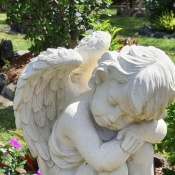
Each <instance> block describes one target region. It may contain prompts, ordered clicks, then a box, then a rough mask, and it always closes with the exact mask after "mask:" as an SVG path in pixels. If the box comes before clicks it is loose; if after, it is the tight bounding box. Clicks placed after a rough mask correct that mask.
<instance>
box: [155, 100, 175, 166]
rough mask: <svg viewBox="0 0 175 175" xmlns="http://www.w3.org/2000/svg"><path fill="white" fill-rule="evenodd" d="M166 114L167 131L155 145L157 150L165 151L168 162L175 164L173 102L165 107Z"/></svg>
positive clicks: (174, 115)
mask: <svg viewBox="0 0 175 175" xmlns="http://www.w3.org/2000/svg"><path fill="white" fill-rule="evenodd" d="M167 114H168V116H167V117H166V118H165V122H166V123H167V127H168V131H167V135H166V137H165V139H164V140H163V141H162V142H160V143H158V144H157V145H156V147H157V150H158V151H159V152H162V153H164V152H166V153H167V156H168V162H169V163H171V165H172V166H175V145H174V143H175V127H174V126H175V102H173V103H171V104H170V105H169V107H168V108H167Z"/></svg>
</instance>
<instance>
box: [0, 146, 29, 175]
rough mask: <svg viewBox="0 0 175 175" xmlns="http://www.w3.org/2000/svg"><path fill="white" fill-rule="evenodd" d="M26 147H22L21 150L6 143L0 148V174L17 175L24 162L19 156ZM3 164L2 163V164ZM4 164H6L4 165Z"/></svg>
mask: <svg viewBox="0 0 175 175" xmlns="http://www.w3.org/2000/svg"><path fill="white" fill-rule="evenodd" d="M26 149H27V147H26V146H25V147H23V148H22V149H21V150H18V149H17V148H14V147H12V146H11V145H10V144H9V143H6V144H5V145H4V146H1V148H0V155H2V156H1V158H0V163H1V164H2V165H3V166H2V165H1V169H0V172H1V173H3V174H7V175H8V174H9V175H10V174H17V173H18V172H19V171H18V170H19V169H21V168H24V164H25V163H26V161H24V160H23V159H22V158H21V156H20V155H21V154H23V153H24V152H25V151H26ZM3 162H4V163H3ZM5 163H6V164H5Z"/></svg>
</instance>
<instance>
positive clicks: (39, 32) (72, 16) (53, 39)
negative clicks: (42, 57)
mask: <svg viewBox="0 0 175 175" xmlns="http://www.w3.org/2000/svg"><path fill="white" fill-rule="evenodd" d="M111 3H112V1H111V0H97V1H96V0H90V1H89V0H60V1H58V0H51V1H48V0H42V1H41V0H8V6H9V7H10V10H8V11H7V22H8V23H11V22H16V23H19V24H21V25H22V26H23V25H24V24H25V23H26V22H28V23H30V25H31V29H29V30H28V32H27V34H26V36H25V39H28V40H30V41H32V42H33V44H32V46H31V48H30V49H29V50H30V51H31V52H32V53H35V55H36V54H38V53H40V52H41V51H43V50H46V49H47V48H49V47H53V48H55V47H58V46H61V47H62V46H65V47H67V48H74V47H75V46H76V45H77V44H78V39H79V35H80V34H81V33H84V31H85V30H86V29H89V28H90V25H89V23H90V22H93V21H95V19H96V18H97V15H96V13H93V14H92V13H91V12H92V11H96V12H97V11H99V10H101V9H105V8H106V7H108V6H109V5H110V4H111Z"/></svg>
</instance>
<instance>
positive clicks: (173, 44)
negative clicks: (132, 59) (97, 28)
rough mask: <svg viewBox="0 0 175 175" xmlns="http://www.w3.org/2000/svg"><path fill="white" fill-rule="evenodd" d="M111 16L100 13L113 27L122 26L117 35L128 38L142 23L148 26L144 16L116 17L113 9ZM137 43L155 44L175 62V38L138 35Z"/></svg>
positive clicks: (144, 44) (143, 44)
mask: <svg viewBox="0 0 175 175" xmlns="http://www.w3.org/2000/svg"><path fill="white" fill-rule="evenodd" d="M110 14H111V16H108V15H106V14H101V16H100V17H101V19H103V20H108V19H110V23H111V25H112V26H113V27H119V28H123V30H121V31H120V32H119V37H121V38H128V37H131V36H133V35H134V34H135V33H137V32H138V29H139V28H140V27H142V26H143V25H146V26H149V21H148V20H147V19H146V18H134V17H116V16H115V15H114V14H116V11H115V10H112V11H111V12H110ZM137 38H138V45H142V46H155V47H157V48H159V49H162V50H163V51H165V52H166V53H167V54H168V56H169V57H170V58H171V59H172V61H173V62H174V63H175V39H155V38H147V37H142V36H138V37H137Z"/></svg>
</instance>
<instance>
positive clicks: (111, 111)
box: [14, 32, 175, 175]
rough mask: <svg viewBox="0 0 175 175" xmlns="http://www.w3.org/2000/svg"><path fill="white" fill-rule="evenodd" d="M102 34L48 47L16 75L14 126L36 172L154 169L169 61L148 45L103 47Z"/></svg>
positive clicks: (112, 174) (64, 174)
mask: <svg viewBox="0 0 175 175" xmlns="http://www.w3.org/2000/svg"><path fill="white" fill-rule="evenodd" d="M110 40H111V37H110V35H109V34H107V33H105V32H94V33H92V35H90V36H88V37H86V38H84V39H83V40H82V41H81V42H80V44H79V46H77V47H76V48H75V49H74V50H71V49H69V50H68V49H65V48H58V49H48V50H47V51H45V52H41V53H40V55H39V56H38V57H36V58H33V59H32V60H31V62H30V63H29V64H28V65H27V66H26V68H25V69H24V70H23V72H22V73H21V75H20V78H19V81H18V84H17V90H16V95H15V100H14V110H15V118H16V126H17V128H18V129H22V130H23V136H24V138H25V140H26V142H27V145H28V147H29V149H30V150H31V152H32V154H33V156H34V157H37V158H38V162H39V167H40V170H41V174H42V175H48V174H49V175H107V174H108V175H140V174H142V175H153V174H154V172H153V156H154V153H153V147H152V145H151V144H154V143H157V142H159V141H161V140H162V139H163V138H164V137H165V135H166V132H167V127H166V124H165V122H164V121H163V120H162V118H164V117H165V116H166V113H165V112H164V111H165V108H166V107H167V106H168V105H169V103H170V102H171V101H173V100H174V98H175V67H174V64H173V63H172V61H171V60H170V58H169V57H168V56H167V55H166V54H165V53H164V52H163V51H161V50H159V49H156V48H154V47H141V46H135V45H133V46H131V47H129V46H125V47H124V48H123V49H122V50H121V52H120V53H118V52H115V51H112V52H111V51H107V50H108V49H109V46H110ZM97 60H98V63H97ZM95 66H96V68H95ZM94 68H95V69H94ZM93 69H94V71H93ZM89 79H90V81H89ZM88 81H89V86H90V88H89V87H88Z"/></svg>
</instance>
